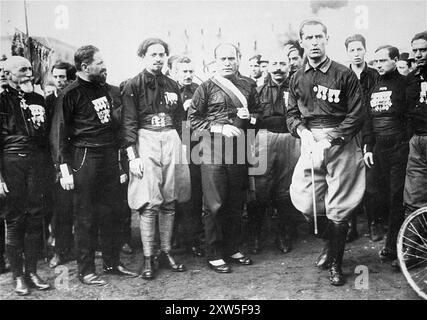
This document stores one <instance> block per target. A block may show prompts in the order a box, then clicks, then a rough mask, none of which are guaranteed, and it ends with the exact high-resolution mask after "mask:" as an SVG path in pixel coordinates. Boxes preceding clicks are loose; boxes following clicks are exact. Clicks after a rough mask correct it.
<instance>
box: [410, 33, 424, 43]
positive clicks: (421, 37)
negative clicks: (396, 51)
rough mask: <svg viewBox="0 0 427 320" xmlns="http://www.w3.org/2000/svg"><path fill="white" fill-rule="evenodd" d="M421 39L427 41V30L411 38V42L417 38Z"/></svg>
mask: <svg viewBox="0 0 427 320" xmlns="http://www.w3.org/2000/svg"><path fill="white" fill-rule="evenodd" d="M419 39H423V40H425V41H427V31H423V32H419V33H417V34H416V35H415V36H414V37H413V38H412V40H411V44H412V42H414V41H415V40H419Z"/></svg>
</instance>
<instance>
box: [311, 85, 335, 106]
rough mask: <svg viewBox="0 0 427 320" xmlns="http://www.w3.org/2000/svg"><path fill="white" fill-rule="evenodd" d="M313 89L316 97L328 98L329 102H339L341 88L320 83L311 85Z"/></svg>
mask: <svg viewBox="0 0 427 320" xmlns="http://www.w3.org/2000/svg"><path fill="white" fill-rule="evenodd" d="M313 91H314V92H317V94H316V98H317V99H322V100H325V101H326V100H328V101H329V102H335V103H338V102H340V93H341V90H336V89H331V88H328V87H325V86H321V85H320V84H318V85H315V86H314V87H313Z"/></svg>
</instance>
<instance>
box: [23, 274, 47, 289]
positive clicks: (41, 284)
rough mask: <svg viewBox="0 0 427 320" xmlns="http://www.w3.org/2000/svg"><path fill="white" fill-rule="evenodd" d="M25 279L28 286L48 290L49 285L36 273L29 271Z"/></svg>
mask: <svg viewBox="0 0 427 320" xmlns="http://www.w3.org/2000/svg"><path fill="white" fill-rule="evenodd" d="M25 280H26V282H27V284H28V286H29V287H31V288H35V289H37V290H40V291H43V290H48V289H49V288H50V285H49V284H48V283H47V282H46V281H44V280H42V279H41V278H40V277H39V275H38V274H37V273H29V274H26V275H25Z"/></svg>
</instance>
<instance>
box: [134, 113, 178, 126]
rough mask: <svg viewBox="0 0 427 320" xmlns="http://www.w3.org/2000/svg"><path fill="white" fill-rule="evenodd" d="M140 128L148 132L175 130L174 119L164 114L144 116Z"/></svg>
mask: <svg viewBox="0 0 427 320" xmlns="http://www.w3.org/2000/svg"><path fill="white" fill-rule="evenodd" d="M140 128H142V129H148V130H158V129H163V128H173V121H172V117H171V116H170V115H169V114H166V113H164V112H160V113H154V114H150V115H147V116H144V117H143V118H142V120H141V125H140Z"/></svg>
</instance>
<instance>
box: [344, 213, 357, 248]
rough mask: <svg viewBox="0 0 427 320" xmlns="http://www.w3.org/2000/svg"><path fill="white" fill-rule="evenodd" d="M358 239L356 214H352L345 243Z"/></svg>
mask: <svg viewBox="0 0 427 320" xmlns="http://www.w3.org/2000/svg"><path fill="white" fill-rule="evenodd" d="M358 237H359V233H358V232H357V215H356V212H354V213H353V215H352V217H351V220H350V222H349V229H348V232H347V238H346V242H352V241H354V240H356V239H357V238H358Z"/></svg>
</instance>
